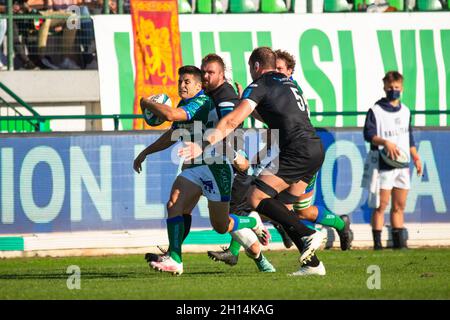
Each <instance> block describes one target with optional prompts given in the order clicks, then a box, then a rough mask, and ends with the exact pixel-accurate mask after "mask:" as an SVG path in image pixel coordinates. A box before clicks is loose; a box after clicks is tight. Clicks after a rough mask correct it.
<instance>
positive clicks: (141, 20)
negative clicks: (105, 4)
mask: <svg viewBox="0 0 450 320" xmlns="http://www.w3.org/2000/svg"><path fill="white" fill-rule="evenodd" d="M130 5H131V17H132V24H133V35H134V59H135V66H136V76H135V84H134V87H135V89H134V90H135V98H134V108H133V110H134V113H135V114H141V113H142V112H141V108H140V106H139V101H140V99H141V98H142V97H149V96H151V95H155V94H160V93H165V94H167V95H168V96H169V97H170V99H171V100H172V106H173V107H176V106H177V104H178V101H179V100H180V99H179V97H178V87H177V83H178V68H180V67H181V64H182V62H181V47H180V31H179V26H178V0H131V2H130ZM170 126H171V123H170V122H164V123H163V124H162V125H160V126H158V127H149V126H148V125H147V124H146V123H145V122H144V120H143V119H135V120H134V122H133V128H134V129H144V128H145V129H149V128H151V129H167V128H169V127H170Z"/></svg>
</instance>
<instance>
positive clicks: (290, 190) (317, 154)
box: [179, 47, 326, 265]
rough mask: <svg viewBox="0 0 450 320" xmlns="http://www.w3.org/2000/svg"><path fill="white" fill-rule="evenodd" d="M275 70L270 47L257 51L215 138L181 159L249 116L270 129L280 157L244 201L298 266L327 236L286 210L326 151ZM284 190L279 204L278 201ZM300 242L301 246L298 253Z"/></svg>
mask: <svg viewBox="0 0 450 320" xmlns="http://www.w3.org/2000/svg"><path fill="white" fill-rule="evenodd" d="M275 68H276V55H275V53H274V52H273V51H272V50H271V49H270V48H267V47H261V48H257V49H255V50H254V51H253V52H252V54H251V56H250V59H249V69H250V74H251V76H252V79H253V80H254V81H253V83H251V84H250V85H249V86H248V87H247V88H246V89H245V91H244V93H243V97H242V100H241V101H240V103H239V105H238V106H237V107H236V108H235V109H234V110H233V111H232V112H230V113H229V114H228V115H226V116H225V117H224V118H222V119H221V120H220V122H219V123H218V125H217V127H216V130H215V132H214V134H210V135H208V136H207V137H205V140H206V143H204V146H199V145H198V144H196V143H188V144H187V146H186V147H184V148H181V149H180V151H179V154H180V155H182V156H184V157H186V159H187V160H190V159H192V158H195V157H197V156H199V155H200V154H201V153H202V152H203V148H202V147H207V146H208V145H214V144H217V143H218V142H220V141H222V140H223V139H224V138H225V137H226V136H228V135H229V134H230V133H231V132H233V131H234V129H236V128H237V127H238V126H239V125H240V124H241V123H242V122H243V121H244V120H245V119H246V118H247V117H248V116H249V115H250V114H252V115H253V116H255V117H256V118H258V119H259V120H261V121H263V122H265V123H266V124H267V125H268V126H269V128H270V129H272V130H275V129H276V130H278V132H279V142H278V145H279V149H280V153H279V156H278V158H277V159H276V161H275V163H278V165H277V166H274V167H271V168H269V169H266V170H264V171H263V172H262V174H261V175H260V176H259V177H258V179H256V181H255V184H254V185H253V186H252V188H251V189H250V196H249V199H248V202H249V204H250V205H251V206H252V208H254V209H256V210H257V211H258V212H259V213H260V214H262V215H265V216H267V217H269V218H270V219H272V220H275V221H277V222H279V223H280V224H281V225H282V226H283V228H284V229H285V230H286V232H288V234H289V236H290V237H291V239H292V240H293V241H294V243H295V244H296V246H297V247H298V248H299V250H301V255H300V258H299V261H300V263H301V264H302V265H303V264H305V263H307V262H308V261H309V260H311V258H312V257H313V256H314V254H315V251H316V250H317V249H318V248H319V247H320V246H321V244H322V243H323V241H324V240H325V237H326V236H325V235H324V234H323V233H321V232H317V231H315V230H311V229H309V228H307V227H306V226H305V225H304V224H303V223H302V222H301V221H299V220H298V219H297V218H296V217H295V216H294V215H292V214H291V212H290V211H289V209H287V208H286V206H285V205H286V204H292V203H294V202H296V201H297V200H298V198H299V197H300V195H302V194H303V193H304V191H305V189H306V187H307V185H308V183H309V182H310V181H311V179H312V178H313V176H314V175H315V174H316V172H317V171H318V170H319V168H320V167H321V165H322V163H323V160H324V150H323V146H322V142H321V140H320V138H319V137H318V136H317V135H316V132H315V129H314V128H313V126H312V125H311V122H310V120H309V116H308V110H307V106H306V103H305V101H304V99H303V97H302V96H301V95H300V93H299V92H298V89H297V87H296V85H295V84H294V83H293V82H292V81H290V80H289V78H287V77H286V76H285V75H284V74H282V73H278V72H276V71H275ZM284 190H286V192H284V196H283V197H282V199H277V196H278V194H279V193H280V192H282V191H284ZM300 242H302V243H303V244H304V246H303V248H302V249H301V248H300Z"/></svg>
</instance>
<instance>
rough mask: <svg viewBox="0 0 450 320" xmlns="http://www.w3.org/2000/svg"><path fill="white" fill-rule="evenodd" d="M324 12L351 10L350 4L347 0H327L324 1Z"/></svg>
mask: <svg viewBox="0 0 450 320" xmlns="http://www.w3.org/2000/svg"><path fill="white" fill-rule="evenodd" d="M323 11H324V12H345V11H350V6H349V4H348V2H347V1H345V0H325V1H324V2H323Z"/></svg>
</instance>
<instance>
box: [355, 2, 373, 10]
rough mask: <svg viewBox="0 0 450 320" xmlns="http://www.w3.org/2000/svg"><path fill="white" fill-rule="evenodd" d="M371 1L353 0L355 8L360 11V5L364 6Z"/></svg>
mask: <svg viewBox="0 0 450 320" xmlns="http://www.w3.org/2000/svg"><path fill="white" fill-rule="evenodd" d="M369 4H370V1H368V0H355V1H354V2H353V10H354V11H358V6H361V7H364V5H366V6H368V5H369Z"/></svg>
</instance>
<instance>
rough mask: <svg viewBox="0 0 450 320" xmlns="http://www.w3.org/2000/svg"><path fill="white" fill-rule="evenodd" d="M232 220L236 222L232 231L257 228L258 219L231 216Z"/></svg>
mask: <svg viewBox="0 0 450 320" xmlns="http://www.w3.org/2000/svg"><path fill="white" fill-rule="evenodd" d="M230 218H231V219H233V220H234V227H233V230H232V231H236V230H240V229H244V228H250V229H251V228H253V227H255V226H256V219H255V218H253V217H241V216H237V215H235V214H230Z"/></svg>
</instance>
